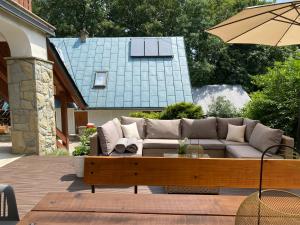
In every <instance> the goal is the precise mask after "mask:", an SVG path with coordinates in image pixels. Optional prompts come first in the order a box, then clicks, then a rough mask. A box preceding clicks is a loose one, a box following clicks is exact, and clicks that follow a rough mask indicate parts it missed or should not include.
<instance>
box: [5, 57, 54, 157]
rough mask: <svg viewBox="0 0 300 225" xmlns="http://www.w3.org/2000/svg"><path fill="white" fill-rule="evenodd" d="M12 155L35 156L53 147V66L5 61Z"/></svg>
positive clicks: (33, 61)
mask: <svg viewBox="0 0 300 225" xmlns="http://www.w3.org/2000/svg"><path fill="white" fill-rule="evenodd" d="M6 60H7V72H8V73H7V75H8V92H9V104H10V109H11V123H12V129H11V136H12V151H13V153H23V154H38V155H42V154H44V153H45V151H48V152H49V151H52V150H54V149H55V148H56V124H55V107H54V85H53V71H52V66H53V65H52V63H51V62H49V61H45V60H41V59H38V58H7V59H6Z"/></svg>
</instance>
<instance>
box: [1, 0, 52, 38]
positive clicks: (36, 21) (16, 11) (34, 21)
mask: <svg viewBox="0 0 300 225" xmlns="http://www.w3.org/2000/svg"><path fill="white" fill-rule="evenodd" d="M0 9H3V10H4V11H5V12H8V13H10V14H11V15H14V16H15V17H17V18H19V19H21V20H22V21H24V22H26V23H28V24H30V25H31V26H34V27H35V28H37V29H38V30H40V31H42V32H44V33H46V34H48V35H52V36H54V35H55V27H54V26H52V25H51V24H49V23H47V22H46V21H45V20H43V19H41V18H40V17H38V16H37V15H35V14H34V13H32V12H30V11H29V10H27V9H25V8H24V7H22V6H21V5H20V4H18V3H16V2H14V1H11V0H9V1H7V0H0Z"/></svg>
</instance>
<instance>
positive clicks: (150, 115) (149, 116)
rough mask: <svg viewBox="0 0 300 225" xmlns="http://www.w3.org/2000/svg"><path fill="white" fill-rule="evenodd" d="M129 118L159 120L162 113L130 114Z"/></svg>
mask: <svg viewBox="0 0 300 225" xmlns="http://www.w3.org/2000/svg"><path fill="white" fill-rule="evenodd" d="M129 116H131V117H137V118H145V119H159V118H160V112H133V113H130V114H129Z"/></svg>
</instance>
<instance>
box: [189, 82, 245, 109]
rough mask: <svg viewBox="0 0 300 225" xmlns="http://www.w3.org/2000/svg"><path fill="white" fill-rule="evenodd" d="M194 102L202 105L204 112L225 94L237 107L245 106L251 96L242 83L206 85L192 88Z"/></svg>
mask: <svg viewBox="0 0 300 225" xmlns="http://www.w3.org/2000/svg"><path fill="white" fill-rule="evenodd" d="M192 93H193V99H194V103H196V104H198V105H201V107H202V109H203V111H204V112H207V111H208V108H209V105H210V104H212V103H213V101H214V100H215V99H216V98H217V97H219V96H224V97H225V98H226V99H227V100H229V101H230V102H231V103H232V104H233V105H234V106H235V107H236V108H237V109H241V108H243V107H244V105H245V104H246V103H248V102H249V101H250V97H249V95H248V94H247V92H246V91H245V90H244V89H243V87H242V86H241V85H225V84H223V85H206V86H203V87H199V88H197V87H195V88H193V89H192Z"/></svg>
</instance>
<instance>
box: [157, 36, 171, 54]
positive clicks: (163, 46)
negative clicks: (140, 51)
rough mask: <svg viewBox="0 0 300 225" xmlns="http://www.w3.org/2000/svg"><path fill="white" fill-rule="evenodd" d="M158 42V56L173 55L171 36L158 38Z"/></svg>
mask: <svg viewBox="0 0 300 225" xmlns="http://www.w3.org/2000/svg"><path fill="white" fill-rule="evenodd" d="M158 43H159V56H173V51H172V40H171V38H160V39H159V40H158Z"/></svg>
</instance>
